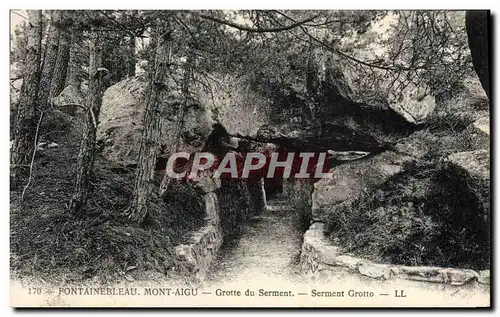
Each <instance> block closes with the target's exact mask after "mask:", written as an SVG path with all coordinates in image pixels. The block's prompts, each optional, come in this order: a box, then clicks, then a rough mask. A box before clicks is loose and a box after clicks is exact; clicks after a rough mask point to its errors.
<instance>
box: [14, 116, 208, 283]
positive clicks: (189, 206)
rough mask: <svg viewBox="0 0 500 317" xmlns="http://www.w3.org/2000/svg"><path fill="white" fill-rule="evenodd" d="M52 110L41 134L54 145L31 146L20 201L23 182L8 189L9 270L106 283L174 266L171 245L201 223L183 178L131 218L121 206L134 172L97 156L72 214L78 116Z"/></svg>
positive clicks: (194, 197) (200, 210)
mask: <svg viewBox="0 0 500 317" xmlns="http://www.w3.org/2000/svg"><path fill="white" fill-rule="evenodd" d="M56 115H57V120H56V121H57V122H58V123H57V126H56V128H57V129H55V128H54V125H52V126H51V123H50V122H51V121H53V120H54V119H53V117H48V118H47V122H46V124H45V127H42V128H43V131H42V136H45V137H44V139H45V140H50V141H55V142H56V143H58V145H59V147H56V148H50V149H44V150H42V151H39V152H38V153H37V158H36V160H35V166H34V175H33V182H32V184H31V186H30V188H29V189H28V190H27V191H26V194H25V197H24V201H23V202H21V200H20V196H21V192H22V186H19V188H16V189H15V190H13V191H11V215H10V216H11V217H10V219H11V221H10V228H11V231H10V248H11V270H12V271H13V273H14V274H18V275H20V276H26V275H29V276H39V277H43V276H50V278H51V280H53V279H54V278H55V279H62V280H63V281H62V282H70V281H79V280H85V279H93V280H96V279H97V280H98V281H100V282H112V281H115V280H116V279H118V278H120V276H126V277H127V279H131V278H133V277H132V276H140V275H141V274H146V273H147V272H155V273H160V274H164V275H165V274H166V275H168V274H169V272H170V270H171V269H172V268H173V267H174V265H175V263H174V257H173V255H172V250H173V247H174V246H175V245H176V244H178V243H181V242H183V237H184V235H185V234H186V233H187V232H188V231H190V230H195V229H197V228H199V227H200V226H201V225H202V223H203V215H204V208H203V205H202V203H201V201H200V197H199V195H198V194H197V193H195V192H194V191H192V189H191V188H190V186H188V185H185V184H184V185H177V186H172V187H171V188H170V189H169V192H168V194H167V197H166V199H165V200H163V201H162V200H160V199H159V198H158V197H155V198H154V199H153V200H152V201H150V209H149V210H148V215H147V218H146V220H145V221H144V222H143V223H142V224H141V225H137V224H132V223H129V222H128V221H127V218H126V217H125V216H124V214H123V212H124V211H125V209H126V208H127V206H128V204H129V199H130V197H131V193H132V190H133V182H134V171H133V170H131V169H125V168H121V167H119V166H115V165H113V164H112V163H110V162H108V161H106V160H104V159H102V158H101V157H98V158H97V161H96V163H95V168H94V173H95V175H94V178H93V181H92V182H91V194H90V199H89V202H88V204H87V208H86V211H85V212H84V215H83V216H79V215H75V214H73V213H71V212H70V211H68V210H67V204H68V203H69V201H70V199H71V195H72V192H73V181H74V169H75V167H76V164H77V155H78V149H79V145H80V138H81V131H82V130H81V123H79V122H75V119H69V117H67V116H64V115H62V114H60V113H57V114H56ZM63 117H64V118H63ZM62 119H64V120H65V121H63V122H60V121H61V120H62ZM70 121H71V124H70V123H68V122H70ZM44 139H42V141H44ZM27 177H28V175H27V172H24V174H23V175H22V177H21V181H20V182H19V183H20V184H25V182H26V181H27ZM181 197H182V199H180V198H181Z"/></svg>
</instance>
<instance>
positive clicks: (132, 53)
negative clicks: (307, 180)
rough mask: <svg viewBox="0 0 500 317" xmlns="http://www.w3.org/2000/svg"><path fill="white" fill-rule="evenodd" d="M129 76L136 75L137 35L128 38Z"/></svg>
mask: <svg viewBox="0 0 500 317" xmlns="http://www.w3.org/2000/svg"><path fill="white" fill-rule="evenodd" d="M127 44H128V47H127V55H126V56H127V61H126V62H127V76H128V77H134V76H135V64H136V58H135V37H133V36H130V38H129V39H128V40H127Z"/></svg>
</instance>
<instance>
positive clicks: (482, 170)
mask: <svg viewBox="0 0 500 317" xmlns="http://www.w3.org/2000/svg"><path fill="white" fill-rule="evenodd" d="M447 159H448V163H449V164H450V167H451V171H452V172H455V173H456V174H457V176H458V177H462V178H464V179H465V181H466V183H467V185H468V188H469V189H470V190H471V191H472V192H473V193H474V194H475V195H476V197H477V198H478V199H479V201H480V202H481V203H482V205H483V209H484V210H485V213H486V215H488V214H489V209H490V152H489V150H475V151H468V152H459V153H454V154H451V155H449V156H448V158H447Z"/></svg>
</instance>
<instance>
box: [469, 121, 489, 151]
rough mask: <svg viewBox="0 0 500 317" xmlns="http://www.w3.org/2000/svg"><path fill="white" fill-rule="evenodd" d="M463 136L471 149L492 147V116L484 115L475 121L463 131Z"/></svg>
mask: <svg viewBox="0 0 500 317" xmlns="http://www.w3.org/2000/svg"><path fill="white" fill-rule="evenodd" d="M463 137H464V138H465V139H466V140H467V144H468V146H469V147H470V148H471V149H474V150H479V149H486V150H489V148H490V117H489V116H483V117H481V118H479V119H477V120H476V121H474V122H473V123H471V124H470V125H469V126H468V127H467V129H465V130H464V132H463Z"/></svg>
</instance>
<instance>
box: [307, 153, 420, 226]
mask: <svg viewBox="0 0 500 317" xmlns="http://www.w3.org/2000/svg"><path fill="white" fill-rule="evenodd" d="M418 155H422V154H421V153H418ZM414 159H415V157H414V156H410V155H406V154H402V153H396V152H393V151H386V152H383V153H381V154H378V155H375V156H373V157H370V158H367V159H363V160H359V161H353V162H348V163H345V164H342V165H339V166H337V167H335V168H333V169H332V170H330V173H329V174H328V176H327V177H324V178H322V179H321V180H319V181H318V182H316V183H315V184H314V191H313V193H312V220H313V222H314V221H321V222H328V220H329V216H330V214H331V213H332V212H334V208H336V207H337V206H339V205H341V204H342V203H344V202H346V203H348V202H349V201H350V200H351V199H354V198H357V197H359V196H360V195H361V194H363V193H366V192H370V191H372V190H374V189H375V188H377V187H378V186H380V185H381V184H383V183H384V182H386V181H387V180H388V179H389V178H390V177H392V176H394V175H396V174H398V173H400V172H401V171H403V165H404V164H405V163H408V162H411V161H412V160H414Z"/></svg>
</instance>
